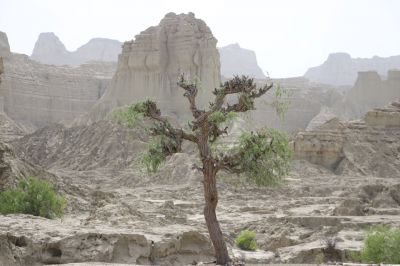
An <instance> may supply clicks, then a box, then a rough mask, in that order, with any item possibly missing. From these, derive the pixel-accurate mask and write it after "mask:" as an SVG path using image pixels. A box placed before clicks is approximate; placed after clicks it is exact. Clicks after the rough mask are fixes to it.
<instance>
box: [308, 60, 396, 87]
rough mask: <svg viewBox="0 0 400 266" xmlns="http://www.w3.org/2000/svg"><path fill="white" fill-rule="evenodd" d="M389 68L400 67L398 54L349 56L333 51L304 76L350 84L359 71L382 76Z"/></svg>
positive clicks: (332, 83) (322, 81) (337, 83)
mask: <svg viewBox="0 0 400 266" xmlns="http://www.w3.org/2000/svg"><path fill="white" fill-rule="evenodd" d="M391 69H400V55H398V56H391V57H378V56H374V57H372V58H351V57H350V55H349V54H346V53H335V54H330V55H329V57H328V59H327V60H326V61H325V62H324V63H323V64H322V65H320V66H317V67H312V68H310V69H308V71H307V72H306V73H305V74H304V76H305V77H306V78H308V79H309V80H311V81H314V82H319V83H324V84H330V85H335V86H342V85H346V86H352V85H353V84H354V82H355V81H356V79H357V73H358V72H359V71H377V72H378V74H379V75H382V76H383V75H386V73H387V72H388V71H389V70H391Z"/></svg>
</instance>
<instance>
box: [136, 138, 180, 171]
mask: <svg viewBox="0 0 400 266" xmlns="http://www.w3.org/2000/svg"><path fill="white" fill-rule="evenodd" d="M179 149H180V144H179V143H177V141H175V140H174V139H172V138H169V137H167V136H164V135H160V136H157V137H155V138H154V139H153V140H152V141H151V142H150V143H149V145H148V149H147V152H146V153H145V154H144V155H143V157H142V163H143V164H144V166H145V167H146V169H147V171H148V172H149V173H154V172H156V171H157V169H158V167H159V166H160V165H161V164H162V163H163V162H164V161H165V159H166V158H167V156H168V155H170V154H172V153H175V152H177V151H178V150H179Z"/></svg>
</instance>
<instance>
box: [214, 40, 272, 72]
mask: <svg viewBox="0 0 400 266" xmlns="http://www.w3.org/2000/svg"><path fill="white" fill-rule="evenodd" d="M218 50H219V56H220V60H221V75H222V76H223V77H225V78H231V77H233V75H247V76H250V77H253V78H256V79H265V78H266V76H265V75H264V73H263V71H262V69H261V68H260V67H259V66H258V64H257V58H256V54H255V52H254V51H252V50H248V49H244V48H242V47H240V46H239V44H237V43H235V44H230V45H227V46H224V47H221V48H219V49H218Z"/></svg>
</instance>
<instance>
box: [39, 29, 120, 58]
mask: <svg viewBox="0 0 400 266" xmlns="http://www.w3.org/2000/svg"><path fill="white" fill-rule="evenodd" d="M121 45H122V43H121V42H119V41H117V40H111V39H105V38H94V39H91V40H90V41H89V42H88V43H86V44H85V45H82V46H81V47H79V48H78V49H77V50H76V51H73V52H70V51H68V50H67V49H66V48H65V46H64V44H63V43H62V42H61V41H60V39H59V38H58V37H57V36H56V35H55V34H54V33H52V32H45V33H41V34H40V35H39V38H38V40H37V41H36V44H35V47H34V48H33V52H32V55H31V58H32V59H33V60H35V61H38V62H41V63H44V64H53V65H71V66H77V65H81V64H83V63H86V62H89V61H109V62H116V61H117V60H118V55H119V54H120V53H121Z"/></svg>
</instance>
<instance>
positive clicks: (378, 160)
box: [294, 102, 400, 177]
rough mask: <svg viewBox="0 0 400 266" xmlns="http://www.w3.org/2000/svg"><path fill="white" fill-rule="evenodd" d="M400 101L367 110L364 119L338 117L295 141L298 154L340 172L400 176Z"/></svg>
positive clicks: (300, 157)
mask: <svg viewBox="0 0 400 266" xmlns="http://www.w3.org/2000/svg"><path fill="white" fill-rule="evenodd" d="M399 143H400V103H399V102H394V103H391V104H390V105H388V106H387V107H385V108H378V109H374V110H372V111H370V112H367V113H366V115H365V116H364V119H362V120H359V121H352V122H340V121H339V120H338V119H337V118H334V119H331V120H329V121H328V122H327V123H325V124H323V125H322V126H320V127H318V128H317V129H315V130H312V131H309V132H300V133H299V134H298V135H297V136H296V138H295V140H294V151H295V155H296V157H297V158H299V159H307V160H309V161H310V162H312V163H316V164H320V165H323V166H325V167H328V168H330V169H332V170H334V171H336V173H358V174H362V175H374V176H381V177H394V176H399V175H400V171H399V169H400V159H399V157H398V154H399V151H400V144H399Z"/></svg>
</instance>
